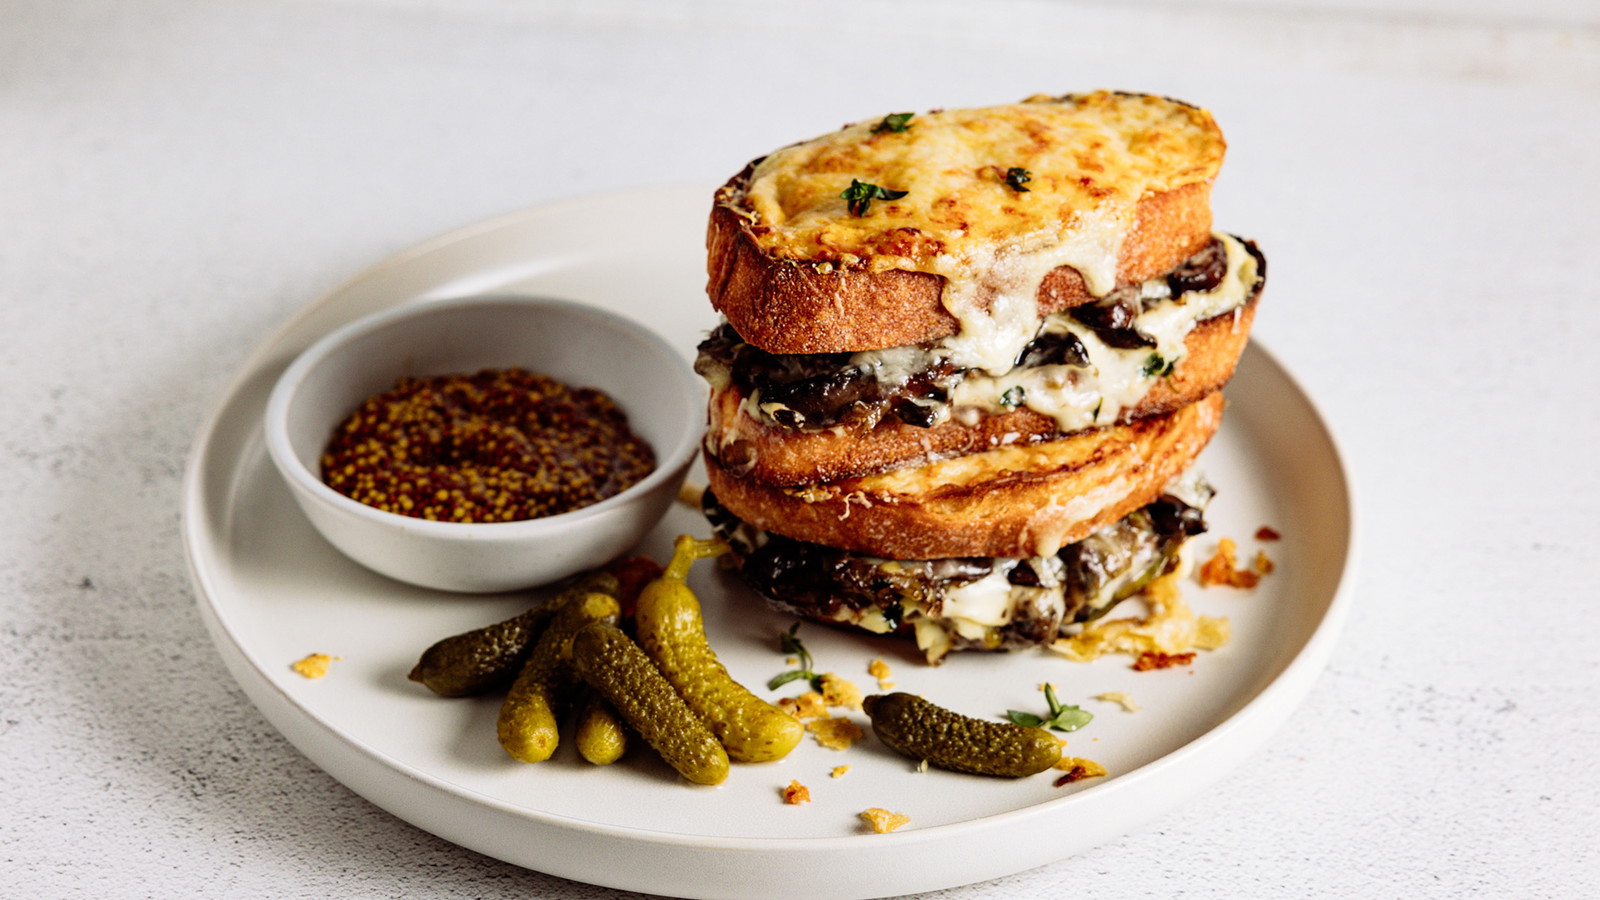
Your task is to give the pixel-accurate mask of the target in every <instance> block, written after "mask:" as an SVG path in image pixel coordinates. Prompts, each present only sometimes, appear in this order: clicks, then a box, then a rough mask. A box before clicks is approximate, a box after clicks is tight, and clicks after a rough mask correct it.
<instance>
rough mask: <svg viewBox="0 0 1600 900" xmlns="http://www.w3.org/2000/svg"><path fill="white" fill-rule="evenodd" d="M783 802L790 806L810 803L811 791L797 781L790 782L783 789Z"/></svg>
mask: <svg viewBox="0 0 1600 900" xmlns="http://www.w3.org/2000/svg"><path fill="white" fill-rule="evenodd" d="M783 802H784V803H787V804H789V805H790V806H798V805H800V804H802V803H810V802H811V789H810V788H808V787H806V786H805V785H803V784H801V783H800V782H798V781H790V782H789V786H788V787H786V788H784V789H783Z"/></svg>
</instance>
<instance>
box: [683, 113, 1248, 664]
mask: <svg viewBox="0 0 1600 900" xmlns="http://www.w3.org/2000/svg"><path fill="white" fill-rule="evenodd" d="M1224 147H1225V144H1224V142H1223V138H1222V134H1221V132H1220V131H1219V130H1218V128H1217V126H1216V123H1215V122H1214V121H1213V119H1212V117H1211V116H1210V114H1209V113H1207V112H1206V111H1204V110H1202V109H1198V108H1196V107H1193V106H1190V105H1188V104H1185V103H1181V102H1178V101H1174V100H1170V99H1165V98H1161V97H1154V96H1148V95H1142V94H1127V93H1112V92H1099V93H1092V94H1081V95H1068V96H1064V97H1035V98H1030V99H1029V100H1027V101H1024V102H1022V103H1017V104H1012V105H1007V106H998V107H990V108H984V109H958V110H941V111H935V112H930V113H923V114H915V115H913V114H909V113H900V114H894V115H889V116H885V117H883V118H882V119H879V120H871V121H865V122H860V123H857V124H854V125H850V126H848V127H846V128H844V129H842V130H840V131H837V132H834V133H831V134H827V135H823V136H822V137H819V138H816V139H813V140H810V141H806V142H803V143H800V144H795V145H792V146H789V147H785V148H783V149H781V150H778V151H776V152H774V153H772V154H771V155H769V156H766V157H764V158H761V159H757V160H755V161H754V162H752V163H750V164H749V165H748V166H746V167H745V169H744V170H743V171H741V172H740V173H739V174H738V175H736V176H735V177H734V178H733V179H732V180H730V181H729V182H728V183H727V184H726V185H724V186H723V187H722V188H721V189H719V190H718V192H717V195H716V198H715V202H714V205H713V209H712V213H711V221H710V226H709V231H708V236H707V245H708V249H709V258H708V272H709V275H710V280H709V284H708V292H709V294H710V298H711V302H712V305H713V306H715V307H716V309H717V310H718V311H719V312H721V313H722V315H723V317H724V321H723V322H722V323H721V324H720V325H719V327H718V328H716V329H715V330H714V331H713V332H712V333H711V334H710V335H709V337H708V338H707V339H706V340H705V341H704V342H703V343H702V344H701V346H700V355H699V359H698V362H697V365H696V368H697V369H698V370H699V372H700V373H701V374H702V375H703V376H704V377H705V378H706V379H707V380H708V381H709V382H710V385H711V388H712V394H711V401H710V416H709V428H708V432H707V436H706V443H705V458H706V466H707V472H708V481H709V490H708V491H707V494H706V501H705V506H706V512H707V515H708V517H709V518H710V520H711V522H712V524H713V525H714V526H715V527H716V529H717V530H718V531H719V533H721V534H722V535H723V536H725V537H726V538H728V540H729V542H730V543H731V544H732V545H733V547H734V549H735V556H736V559H737V561H738V564H739V566H740V568H741V571H742V572H743V574H744V576H745V577H746V579H747V580H748V581H749V582H750V583H751V584H752V586H754V587H755V588H756V590H757V591H759V592H760V593H762V594H763V595H765V596H766V597H767V598H768V599H769V600H770V601H771V602H772V603H774V604H775V605H777V606H778V607H780V608H782V609H785V610H789V611H792V612H794V613H797V614H800V615H803V616H807V617H810V618H813V619H818V620H823V621H828V622H835V623H841V624H847V625H853V626H858V627H861V628H864V629H867V630H869V631H872V632H878V633H892V632H906V633H911V634H913V635H914V636H915V638H916V640H917V643H918V645H919V646H920V647H921V648H922V650H923V652H924V653H925V654H926V656H927V658H928V659H929V660H930V661H938V660H940V659H942V658H943V657H944V655H945V654H946V653H947V652H948V651H950V650H951V649H968V648H980V649H1010V648H1017V647H1024V646H1033V645H1039V644H1044V643H1048V642H1050V641H1053V640H1055V639H1057V638H1058V637H1059V636H1062V635H1063V634H1065V633H1068V632H1070V631H1071V630H1072V629H1073V628H1074V627H1075V626H1076V625H1077V624H1079V623H1082V622H1085V621H1088V620H1090V619H1092V618H1094V617H1096V616H1099V615H1101V614H1103V613H1104V612H1105V611H1106V610H1108V609H1110V608H1111V606H1112V605H1113V604H1115V603H1116V602H1118V601H1119V600H1121V599H1123V598H1125V597H1127V596H1129V595H1131V594H1133V593H1135V592H1137V591H1138V590H1139V589H1140V588H1141V587H1142V586H1143V585H1144V584H1146V583H1148V582H1149V581H1150V580H1151V579H1152V578H1154V577H1156V576H1158V575H1160V574H1162V573H1163V572H1165V571H1167V570H1168V569H1169V568H1170V567H1171V566H1172V565H1174V564H1175V560H1176V558H1177V554H1178V552H1179V549H1180V548H1181V547H1182V545H1183V543H1184V541H1185V540H1186V539H1187V538H1189V537H1191V536H1193V535H1195V534H1198V533H1200V532H1201V531H1203V530H1204V528H1205V525H1204V518H1203V508H1204V506H1205V502H1206V500H1208V499H1209V497H1210V493H1211V490H1210V488H1209V486H1207V485H1206V484H1205V483H1204V481H1203V479H1202V478H1200V477H1199V476H1198V475H1197V474H1196V473H1194V472H1193V471H1191V463H1192V462H1193V461H1194V459H1195V457H1196V456H1197V455H1198V454H1199V453H1200V451H1201V449H1203V448H1204V447H1205V445H1206V443H1207V442H1208V441H1209V440H1210V438H1211V436H1212V435H1213V434H1214V433H1215V432H1216V430H1217V426H1218V424H1219V422H1220V421H1221V416H1222V409H1223V399H1222V394H1221V391H1220V389H1221V388H1222V386H1223V385H1224V384H1225V383H1226V382H1227V381H1228V379H1229V378H1230V377H1231V376H1232V374H1233V370H1234V366H1235V364H1236V362H1237V361H1238V358H1239V354H1240V353H1241V352H1242V350H1243V348H1244V345H1245V342H1246V340H1247V338H1248V334H1249V329H1250V324H1251V319H1252V316H1253V314H1254V311H1255V306H1256V301H1257V297H1258V295H1259V293H1260V291H1261V287H1262V281H1263V278H1264V275H1265V261H1264V259H1263V258H1262V256H1261V254H1260V253H1259V252H1258V251H1257V250H1256V248H1255V247H1254V246H1253V245H1252V244H1251V243H1249V242H1247V241H1244V240H1241V239H1239V238H1235V237H1232V236H1229V235H1226V234H1218V233H1213V231H1212V229H1211V208H1210V193H1211V185H1212V181H1213V180H1214V179H1215V177H1216V175H1217V172H1218V169H1219V168H1220V166H1221V163H1222V157H1223V151H1224Z"/></svg>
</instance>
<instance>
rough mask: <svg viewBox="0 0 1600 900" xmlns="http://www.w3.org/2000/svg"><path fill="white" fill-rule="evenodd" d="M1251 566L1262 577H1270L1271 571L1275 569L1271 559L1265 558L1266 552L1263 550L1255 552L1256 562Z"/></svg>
mask: <svg viewBox="0 0 1600 900" xmlns="http://www.w3.org/2000/svg"><path fill="white" fill-rule="evenodd" d="M1252 566H1253V568H1254V569H1255V570H1256V571H1257V572H1260V573H1261V574H1262V575H1271V574H1272V570H1273V569H1276V568H1277V566H1276V565H1274V564H1273V562H1272V559H1271V558H1270V557H1268V556H1267V551H1265V550H1257V551H1256V561H1255V562H1254V563H1253V564H1252Z"/></svg>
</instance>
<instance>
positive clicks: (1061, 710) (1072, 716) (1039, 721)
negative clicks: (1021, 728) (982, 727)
mask: <svg viewBox="0 0 1600 900" xmlns="http://www.w3.org/2000/svg"><path fill="white" fill-rule="evenodd" d="M1044 701H1045V703H1048V704H1049V705H1050V715H1048V716H1041V715H1037V714H1035V713H1030V712H1023V711H1022V710H1017V709H1008V710H1006V718H1008V719H1010V720H1011V721H1012V722H1015V723H1016V724H1018V725H1027V726H1030V727H1033V728H1054V729H1055V730H1056V731H1077V730H1078V729H1079V728H1082V727H1083V726H1085V725H1087V724H1089V723H1090V722H1091V721H1092V720H1093V719H1094V713H1092V712H1089V711H1088V710H1086V709H1081V708H1079V707H1077V706H1067V705H1064V704H1062V702H1061V701H1060V700H1057V699H1056V689H1055V687H1054V686H1053V685H1050V684H1046V685H1045V686H1044Z"/></svg>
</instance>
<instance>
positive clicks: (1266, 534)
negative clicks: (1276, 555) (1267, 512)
mask: <svg viewBox="0 0 1600 900" xmlns="http://www.w3.org/2000/svg"><path fill="white" fill-rule="evenodd" d="M1281 537H1283V535H1281V534H1279V533H1278V529H1276V528H1273V527H1272V526H1271V525H1263V526H1261V527H1260V528H1257V529H1256V540H1258V541H1275V540H1277V539H1278V538H1281Z"/></svg>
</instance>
